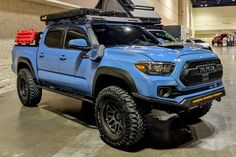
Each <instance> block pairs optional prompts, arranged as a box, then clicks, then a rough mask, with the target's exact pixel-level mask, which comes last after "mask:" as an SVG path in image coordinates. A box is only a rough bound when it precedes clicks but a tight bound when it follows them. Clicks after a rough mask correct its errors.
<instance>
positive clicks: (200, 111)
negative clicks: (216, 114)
mask: <svg viewBox="0 0 236 157" xmlns="http://www.w3.org/2000/svg"><path fill="white" fill-rule="evenodd" d="M211 106H212V102H210V103H206V104H205V105H203V106H202V107H199V108H196V109H193V110H192V111H190V112H184V113H181V114H179V116H180V117H182V118H184V119H186V120H196V119H198V118H200V117H203V116H205V115H206V114H207V113H208V112H209V111H210V109H211Z"/></svg>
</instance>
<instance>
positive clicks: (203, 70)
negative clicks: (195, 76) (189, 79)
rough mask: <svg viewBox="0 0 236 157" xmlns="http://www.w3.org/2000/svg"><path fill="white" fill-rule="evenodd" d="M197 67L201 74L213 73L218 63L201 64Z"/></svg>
mask: <svg viewBox="0 0 236 157" xmlns="http://www.w3.org/2000/svg"><path fill="white" fill-rule="evenodd" d="M197 69H198V73H199V74H207V73H212V72H215V71H216V65H207V66H200V67H197Z"/></svg>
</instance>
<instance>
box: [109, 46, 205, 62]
mask: <svg viewBox="0 0 236 157" xmlns="http://www.w3.org/2000/svg"><path fill="white" fill-rule="evenodd" d="M106 49H107V51H109V52H115V53H119V52H120V53H124V52H127V53H139V54H142V55H145V56H147V57H149V58H150V59H152V60H153V61H165V62H173V61H174V60H176V59H178V58H180V57H181V56H186V55H194V54H197V55H199V54H205V53H208V54H209V53H210V52H209V51H207V50H203V49H194V48H191V47H188V46H184V47H183V48H179V49H169V48H164V47H157V46H125V47H110V48H106Z"/></svg>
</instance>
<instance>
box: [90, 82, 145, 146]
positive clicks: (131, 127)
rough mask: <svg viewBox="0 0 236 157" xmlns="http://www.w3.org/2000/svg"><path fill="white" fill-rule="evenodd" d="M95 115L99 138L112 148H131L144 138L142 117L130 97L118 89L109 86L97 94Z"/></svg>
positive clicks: (143, 120)
mask: <svg viewBox="0 0 236 157" xmlns="http://www.w3.org/2000/svg"><path fill="white" fill-rule="evenodd" d="M95 115H96V122H97V127H98V129H99V131H100V133H101V138H102V139H103V141H104V142H106V143H108V144H109V145H111V146H113V147H119V148H126V147H129V146H132V145H134V144H136V143H138V142H139V141H140V140H141V139H142V138H143V136H144V133H145V129H146V124H145V119H144V117H143V115H142V114H141V112H140V110H139V108H138V106H137V105H136V104H135V102H134V100H133V99H132V97H131V96H130V95H129V94H128V93H127V92H126V91H125V90H123V89H121V88H119V87H116V86H110V87H107V88H105V89H103V90H102V91H101V92H100V93H99V95H98V97H97V99H96V106H95Z"/></svg>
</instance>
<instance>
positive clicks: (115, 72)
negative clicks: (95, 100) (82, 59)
mask: <svg viewBox="0 0 236 157" xmlns="http://www.w3.org/2000/svg"><path fill="white" fill-rule="evenodd" d="M101 75H109V76H114V77H117V78H119V79H122V80H124V81H125V82H126V83H127V84H128V85H129V89H130V90H131V92H137V88H136V85H135V82H134V80H133V78H132V77H131V76H130V75H129V74H128V72H126V71H124V70H122V69H118V68H112V67H100V68H98V69H97V71H96V74H95V76H94V80H93V95H94V94H95V87H96V83H97V79H98V78H99V76H101Z"/></svg>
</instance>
